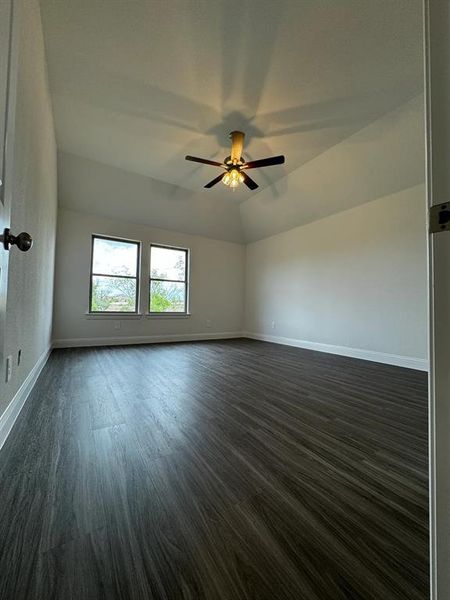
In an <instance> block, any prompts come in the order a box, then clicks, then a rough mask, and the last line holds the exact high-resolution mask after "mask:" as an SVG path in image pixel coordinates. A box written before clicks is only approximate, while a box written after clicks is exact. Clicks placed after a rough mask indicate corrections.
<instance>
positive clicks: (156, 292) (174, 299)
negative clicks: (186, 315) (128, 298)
mask: <svg viewBox="0 0 450 600" xmlns="http://www.w3.org/2000/svg"><path fill="white" fill-rule="evenodd" d="M185 286H186V284H185V283H174V282H171V281H151V282H150V312H185V311H186V306H185V297H184V296H185Z"/></svg>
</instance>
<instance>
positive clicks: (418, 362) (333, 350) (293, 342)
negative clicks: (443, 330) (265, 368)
mask: <svg viewBox="0 0 450 600" xmlns="http://www.w3.org/2000/svg"><path fill="white" fill-rule="evenodd" d="M242 335H243V336H244V337H247V338H250V339H252V340H260V341H262V342H273V343H274V344H284V345H285V346H295V347H296V348H304V349H306V350H317V351H318V352H327V353H328V354H339V355H341V356H349V357H351V358H360V359H361V360H370V361H373V362H378V363H383V364H387V365H395V366H397V367H406V368H407V369H417V370H419V371H428V368H429V366H428V361H427V360H426V359H424V358H414V357H412V356H401V355H398V354H386V353H385V352H375V351H373V350H361V349H359V348H349V347H348V346H334V345H332V344H321V343H318V342H308V341H306V340H297V339H295V338H288V337H281V336H276V335H265V334H261V333H251V332H247V331H246V332H244V333H243V334H242Z"/></svg>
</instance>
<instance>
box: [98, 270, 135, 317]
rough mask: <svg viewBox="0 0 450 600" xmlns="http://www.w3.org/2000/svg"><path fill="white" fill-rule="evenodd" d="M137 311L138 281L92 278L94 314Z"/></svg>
mask: <svg viewBox="0 0 450 600" xmlns="http://www.w3.org/2000/svg"><path fill="white" fill-rule="evenodd" d="M135 310H136V279H128V278H121V277H99V276H98V275H94V276H93V277H92V298H91V311H92V312H102V311H106V312H108V311H109V312H134V311H135Z"/></svg>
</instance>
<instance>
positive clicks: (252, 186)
mask: <svg viewBox="0 0 450 600" xmlns="http://www.w3.org/2000/svg"><path fill="white" fill-rule="evenodd" d="M241 173H242V175H243V176H244V183H245V185H246V186H247V187H248V188H250V189H251V190H256V188H257V187H259V186H258V184H257V183H256V181H253V179H252V178H251V177H249V176H248V175H247V173H243V172H242V171H241Z"/></svg>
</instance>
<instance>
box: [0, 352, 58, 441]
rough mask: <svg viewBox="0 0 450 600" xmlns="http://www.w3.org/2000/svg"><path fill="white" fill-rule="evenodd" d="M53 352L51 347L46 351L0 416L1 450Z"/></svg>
mask: <svg viewBox="0 0 450 600" xmlns="http://www.w3.org/2000/svg"><path fill="white" fill-rule="evenodd" d="M51 351H52V348H51V346H49V347H48V348H47V350H45V351H44V352H43V353H42V354H41V356H40V357H39V358H38V360H37V362H36V364H35V365H34V367H33V368H32V369H31V371H30V372H29V373H28V375H27V377H26V379H25V380H24V382H23V383H22V385H21V386H20V388H19V389H18V390H17V392H16V393H15V395H14V397H13V399H12V400H11V402H10V403H9V404H8V406H7V407H6V410H5V412H4V413H3V414H2V415H1V416H0V448H1V447H2V446H3V444H4V443H5V442H6V439H7V437H8V435H9V433H10V431H11V429H12V428H13V425H14V423H15V422H16V419H17V417H18V416H19V413H20V411H21V410H22V408H23V405H24V404H25V402H26V400H27V398H28V396H29V395H30V392H31V390H32V389H33V387H34V384H35V383H36V381H37V379H38V377H39V375H40V374H41V371H42V369H43V368H44V366H45V364H46V362H47V360H48V357H49V356H50V352H51Z"/></svg>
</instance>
